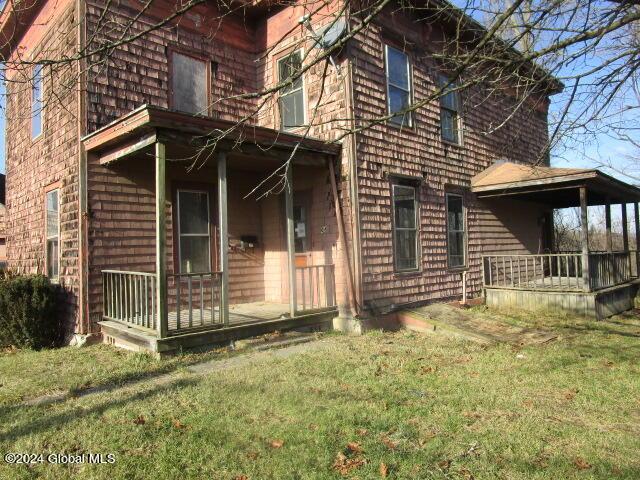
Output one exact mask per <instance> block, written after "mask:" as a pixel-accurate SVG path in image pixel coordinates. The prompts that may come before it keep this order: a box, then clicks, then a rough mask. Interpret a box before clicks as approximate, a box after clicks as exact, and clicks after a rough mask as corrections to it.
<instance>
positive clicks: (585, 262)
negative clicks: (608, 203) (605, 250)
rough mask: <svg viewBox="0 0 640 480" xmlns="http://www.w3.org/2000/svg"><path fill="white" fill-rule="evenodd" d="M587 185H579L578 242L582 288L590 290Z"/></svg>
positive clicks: (586, 290)
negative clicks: (579, 246)
mask: <svg viewBox="0 0 640 480" xmlns="http://www.w3.org/2000/svg"><path fill="white" fill-rule="evenodd" d="M587 211H588V209H587V187H580V242H581V243H582V289H583V290H584V291H585V292H588V291H590V290H591V280H590V276H589V216H588V215H587Z"/></svg>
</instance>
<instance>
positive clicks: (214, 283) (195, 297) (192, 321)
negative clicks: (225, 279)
mask: <svg viewBox="0 0 640 480" xmlns="http://www.w3.org/2000/svg"><path fill="white" fill-rule="evenodd" d="M221 285H222V272H206V273H178V274H169V275H167V291H168V299H167V307H168V309H167V310H168V312H169V313H168V321H169V325H168V329H167V330H168V332H169V333H170V334H175V333H181V332H182V331H185V330H189V329H194V328H201V327H207V326H214V325H218V324H220V291H221Z"/></svg>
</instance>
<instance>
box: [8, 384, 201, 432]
mask: <svg viewBox="0 0 640 480" xmlns="http://www.w3.org/2000/svg"><path fill="white" fill-rule="evenodd" d="M195 382H196V379H180V380H176V381H173V382H170V383H165V384H162V385H153V386H152V387H151V388H150V389H148V390H145V391H142V392H135V393H132V394H130V395H127V396H124V397H123V396H119V397H116V398H110V399H108V400H105V401H103V402H101V403H99V404H97V405H95V406H92V407H90V408H86V409H76V408H74V409H70V410H69V411H66V412H64V413H60V414H55V415H40V416H37V417H36V416H35V415H34V418H31V419H29V420H28V421H26V422H24V423H22V424H21V425H17V426H15V427H10V430H8V431H6V430H5V431H2V432H1V433H0V442H14V441H16V440H17V439H19V438H20V437H23V436H28V435H37V434H41V433H43V432H45V431H47V430H50V429H52V428H63V427H65V426H67V425H68V424H69V423H71V422H74V421H78V420H80V419H82V418H84V417H88V416H92V415H100V414H103V413H104V412H105V411H107V410H109V409H112V408H118V407H123V406H125V405H127V404H128V403H131V402H136V401H140V400H147V399H150V398H152V397H154V396H156V395H160V394H163V393H166V392H167V391H169V390H172V389H174V388H185V387H188V386H191V385H193V384H195ZM22 408H23V409H27V408H33V409H34V414H36V413H37V410H36V409H37V408H38V407H22ZM11 410H16V408H15V407H14V408H12V409H11ZM10 413H11V412H8V411H2V412H1V413H0V423H1V424H2V425H3V426H6V425H8V424H9V423H10V422H11V418H10V417H11V415H10ZM5 428H6V427H5Z"/></svg>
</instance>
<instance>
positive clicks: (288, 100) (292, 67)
mask: <svg viewBox="0 0 640 480" xmlns="http://www.w3.org/2000/svg"><path fill="white" fill-rule="evenodd" d="M300 70H302V50H296V51H295V52H292V53H290V54H289V55H287V56H285V57H283V58H281V59H279V60H278V81H279V82H280V83H282V82H287V81H288V80H290V79H292V78H293V77H294V76H295V75H297V74H298V73H299V72H300ZM278 103H279V107H280V126H281V127H282V129H283V130H291V129H292V128H296V127H300V126H302V125H304V124H305V108H304V84H303V81H302V76H299V77H297V78H296V79H295V80H292V81H291V82H290V83H288V84H286V85H285V86H284V87H282V88H281V89H280V96H279V99H278Z"/></svg>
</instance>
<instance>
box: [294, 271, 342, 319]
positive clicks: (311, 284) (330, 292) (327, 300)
mask: <svg viewBox="0 0 640 480" xmlns="http://www.w3.org/2000/svg"><path fill="white" fill-rule="evenodd" d="M296 282H297V285H296V296H297V302H296V310H297V311H299V312H304V311H309V310H319V309H322V308H331V307H335V306H336V290H335V285H336V281H335V267H334V265H332V264H327V265H309V266H306V267H296Z"/></svg>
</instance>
